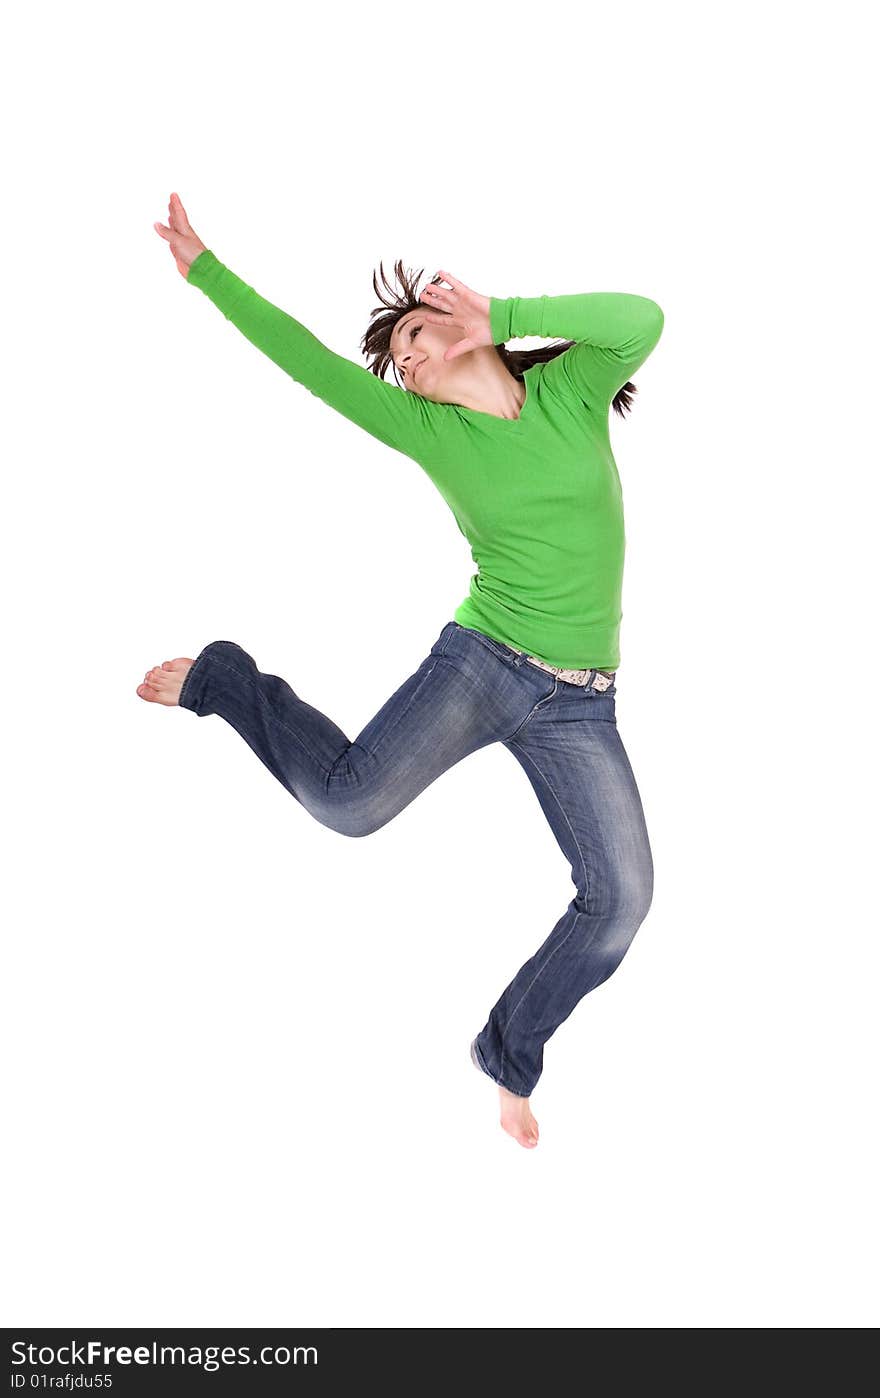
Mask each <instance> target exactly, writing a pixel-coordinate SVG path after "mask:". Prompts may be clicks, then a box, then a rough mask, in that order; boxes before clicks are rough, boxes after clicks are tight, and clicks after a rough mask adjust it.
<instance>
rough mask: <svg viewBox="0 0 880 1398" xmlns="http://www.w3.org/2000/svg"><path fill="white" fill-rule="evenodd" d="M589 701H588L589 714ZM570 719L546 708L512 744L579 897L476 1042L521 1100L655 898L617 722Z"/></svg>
mask: <svg viewBox="0 0 880 1398" xmlns="http://www.w3.org/2000/svg"><path fill="white" fill-rule="evenodd" d="M572 702H574V701H572ZM590 702H591V701H590V699H589V698H588V697H586V696H585V697H584V701H583V703H584V706H585V707H584V714H585V715H586V714H587V713H589V712H590V710H589V709H588V708H587V707H586V706H587V705H589V704H590ZM599 703H600V704H606V701H605V700H604V699H603V700H601V701H599ZM598 711H599V704H595V705H594V709H593V712H598ZM606 711H607V708H606ZM563 712H564V711H563V710H562V709H559V710H557V711H556V712H555V713H554V708H553V705H548V707H547V709H546V710H545V711H544V712H543V713H542V714H541V715H540V717H538V716H536V721H533V722H531V723H529V724H527V725H526V726H525V728H524V729H523V730H522V731H521V732H520V733H519V734H518V735H517V737H516V738H515V740H514V741H513V742H510V743H505V746H506V747H508V748H509V749H510V751H511V752H512V753H513V754H514V756H515V757H516V759H517V761H518V762H519V763H520V765H521V766H522V767H523V768H524V770H525V772H526V775H527V776H528V778H529V781H530V782H531V784H532V786H533V788H534V790H535V793H536V795H537V797H538V800H539V801H540V803H541V807H542V809H543V810H544V813H545V815H546V816H547V819H548V821H549V822H550V825H551V828H552V830H553V833H554V835H555V836H556V839H557V841H558V843H559V845H560V847H561V849H562V851H563V853H564V854H565V855H566V857H567V859H568V860H569V862H570V864H571V873H572V880H573V882H574V885H575V888H576V890H577V892H576V896H575V897H574V898H573V899H572V901H571V902H570V903H569V905H568V907H567V908H566V910H565V912H564V913H563V915H562V917H561V918H560V919H559V921H558V922H557V923H556V926H555V927H554V928H553V930H552V932H551V933H550V935H549V937H547V939H546V941H545V942H543V943H542V945H541V946H540V947H539V948H538V950H537V951H536V952H535V954H534V956H533V957H531V958H530V960H529V961H527V962H526V963H525V965H524V966H523V967H522V968H521V969H520V970H519V971H518V973H517V974H516V976H515V977H514V979H513V980H512V981H511V983H510V985H509V986H508V987H507V989H506V990H505V991H504V993H503V995H502V996H501V998H500V999H499V1001H498V1003H497V1004H496V1005H495V1007H494V1009H493V1010H492V1012H491V1014H490V1015H489V1019H488V1021H487V1023H486V1025H485V1027H484V1028H483V1029H482V1030H481V1032H480V1034H478V1036H477V1038H476V1039H475V1040H474V1044H473V1052H474V1055H475V1060H476V1061H477V1065H478V1066H479V1067H482V1069H483V1071H484V1072H486V1073H488V1075H489V1077H491V1078H493V1079H494V1081H495V1082H497V1083H498V1084H499V1085H500V1086H503V1087H506V1088H507V1090H508V1091H509V1092H514V1093H516V1094H517V1095H518V1096H522V1097H528V1096H530V1095H531V1093H532V1090H533V1089H534V1087H535V1084H536V1083H537V1081H538V1078H539V1077H540V1076H541V1072H542V1070H543V1050H544V1045H545V1043H546V1042H547V1040H548V1039H549V1038H550V1036H551V1035H552V1034H553V1033H554V1032H555V1031H556V1029H558V1027H559V1025H560V1024H562V1022H563V1021H564V1020H565V1019H567V1018H568V1016H569V1015H570V1014H571V1012H572V1010H573V1009H574V1007H575V1005H577V1004H578V1002H579V1001H580V1000H581V999H582V998H583V997H584V996H585V995H587V994H588V993H589V992H590V991H591V990H593V989H595V987H596V986H598V985H601V984H602V982H603V981H605V980H607V979H608V977H609V976H610V975H611V974H612V972H613V971H614V970H615V969H616V968H617V966H619V965H620V962H621V961H622V959H623V957H624V955H625V953H626V951H627V948H628V947H629V945H630V943H631V942H632V939H633V937H634V936H635V934H636V931H637V930H638V928H639V926H640V924H641V923H642V921H643V920H644V918H645V916H646V914H647V912H648V909H649V907H650V904H651V898H652V894H653V881H654V869H653V860H652V856H651V848H650V843H649V840H648V832H647V829H646V826H645V818H644V812H643V809H642V803H641V798H640V796H639V792H638V788H637V786H636V782H635V777H634V776H633V772H632V768H631V766H630V763H629V759H628V757H627V755H626V752H625V750H624V747H623V743H622V741H621V738H620V735H619V733H618V731H617V726H616V723H615V722H614V721H604V720H601V719H595V720H591V719H589V718H586V717H585V718H584V719H583V720H582V721H578V722H572V721H568V712H567V711H565V712H566V721H564V722H563V721H560V718H561V715H562V713H563Z"/></svg>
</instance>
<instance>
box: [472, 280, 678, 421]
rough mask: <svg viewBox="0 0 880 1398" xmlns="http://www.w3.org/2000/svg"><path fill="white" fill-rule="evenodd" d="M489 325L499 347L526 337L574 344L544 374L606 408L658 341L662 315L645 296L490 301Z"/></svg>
mask: <svg viewBox="0 0 880 1398" xmlns="http://www.w3.org/2000/svg"><path fill="white" fill-rule="evenodd" d="M489 323H490V325H491V328H492V342H493V344H496V345H499V344H504V343H505V342H506V341H507V340H513V339H519V338H521V337H522V336H525V335H537V336H543V337H544V338H547V339H556V338H557V337H558V338H559V339H562V340H574V341H575V343H574V345H572V346H571V348H570V349H568V350H566V351H565V352H564V353H563V354H561V355H559V356H558V358H557V359H555V360H552V361H551V362H550V364H549V365H548V368H547V370H546V371H545V373H546V374H547V375H548V377H549V376H552V375H554V374H555V375H558V376H564V377H565V378H566V379H567V381H568V382H569V383H570V384H571V387H572V388H573V390H574V391H575V393H577V394H578V396H579V397H580V398H581V399H583V401H584V402H585V403H588V404H590V405H592V406H604V407H605V408H607V407H608V405H609V404H610V403H611V401H612V399H613V398H614V395H615V394H616V393H617V392H618V390H619V389H621V388H622V387H623V385H624V384H625V383H626V381H627V379H629V378H631V377H632V375H633V374H634V373H635V372H636V370H637V369H638V368H639V367H640V365H642V364H644V362H645V360H646V359H647V358H648V355H649V354H650V353H651V350H652V349H653V348H654V346H655V345H656V344H657V341H658V340H659V339H660V335H661V333H662V331H663V312H662V310H661V309H660V307H659V306H658V305H657V302H656V301H651V300H649V299H648V297H647V296H631V295H629V294H628V293H626V292H621V291H588V292H583V293H582V294H580V295H573V296H508V297H506V298H501V297H491V298H490V301H489Z"/></svg>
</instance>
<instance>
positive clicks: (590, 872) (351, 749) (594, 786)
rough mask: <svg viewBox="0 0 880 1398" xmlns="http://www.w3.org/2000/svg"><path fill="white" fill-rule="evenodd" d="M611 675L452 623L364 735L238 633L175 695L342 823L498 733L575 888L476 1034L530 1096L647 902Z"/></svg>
mask: <svg viewBox="0 0 880 1398" xmlns="http://www.w3.org/2000/svg"><path fill="white" fill-rule="evenodd" d="M616 689H617V685H616V679H615V682H614V683H613V684H612V685H611V686H610V687H609V688H608V689H606V690H605V691H604V692H600V691H598V690H594V689H591V688H589V686H587V687H581V686H579V685H574V684H569V683H567V682H565V681H563V680H560V679H559V678H558V677H557V676H554V675H552V674H549V673H548V672H547V671H545V670H541V669H539V668H538V666H536V665H532V664H531V663H530V662H529V661H528V660H527V659H526V658H525V657H524V656H522V655H520V654H519V653H518V652H516V651H514V650H512V649H511V648H510V647H509V646H505V645H503V644H502V643H501V642H500V641H496V640H494V639H492V638H490V637H488V636H484V635H483V634H482V632H480V631H474V630H471V629H470V628H467V627H463V626H460V625H459V624H458V622H455V621H450V622H447V624H446V625H445V626H444V627H443V630H442V631H441V632H440V635H439V637H438V638H437V640H436V641H435V643H434V645H433V646H432V647H431V651H430V653H429V654H428V655H427V656H426V657H425V659H424V660H423V661H422V663H421V664H420V665H419V667H418V669H417V670H416V671H415V673H414V674H412V675H410V677H409V679H407V680H406V681H404V683H403V684H402V685H401V686H400V688H399V689H398V690H397V691H396V693H394V694H393V695H392V696H391V698H390V699H389V700H388V701H387V703H385V704H384V705H383V707H382V708H381V709H380V710H379V712H378V713H377V714H376V715H375V717H373V718H372V719H371V720H370V722H369V723H368V724H367V726H366V728H364V730H363V732H361V733H360V734H359V735H358V737H357V738H356V739H355V740H354V741H353V742H352V741H351V740H350V739H349V738H348V737H346V735H345V733H343V732H342V729H341V728H338V727H337V725H336V724H335V723H334V722H333V721H332V719H330V718H328V717H327V716H326V715H325V714H323V713H321V712H320V711H319V710H318V709H315V708H313V707H312V706H311V705H310V704H308V703H307V702H306V701H305V700H304V699H301V698H300V697H299V695H297V694H296V693H295V692H294V691H293V689H291V687H290V685H289V684H287V683H286V681H285V680H283V679H280V678H279V677H278V676H277V675H269V674H263V673H261V671H259V670H258V669H257V667H256V665H255V663H254V661H253V660H252V659H251V657H250V656H249V655H248V654H247V653H246V651H244V650H242V648H241V647H240V646H238V645H236V644H235V642H233V641H212V642H211V643H210V644H209V645H207V646H205V648H204V650H202V651H201V652H200V654H199V655H198V657H197V658H196V660H195V663H194V664H193V665H192V667H191V668H190V670H189V671H188V673H187V675H186V678H185V680H184V683H183V688H182V689H181V692H180V701H179V702H180V705H181V707H182V708H185V709H190V710H191V711H192V712H193V713H195V714H198V715H199V716H200V717H202V716H205V715H207V714H219V716H220V717H221V718H223V719H225V720H226V722H227V723H229V724H231V726H232V727H233V728H234V729H235V730H236V732H237V733H239V734H240V735H241V737H242V738H244V740H245V742H246V743H248V745H249V746H250V747H251V748H252V749H253V751H254V752H255V753H256V755H257V757H259V759H260V761H261V762H262V763H264V765H265V766H266V767H268V769H269V771H270V772H271V773H272V774H273V776H275V777H276V778H277V779H278V781H280V782H281V784H282V785H283V786H284V787H285V788H286V790H287V791H289V792H290V793H291V795H292V796H295V797H296V799H297V801H299V803H300V804H301V805H302V806H304V807H305V809H306V810H307V811H308V812H309V813H310V814H311V815H313V816H314V818H315V819H316V820H318V821H320V822H321V824H322V825H326V826H328V827H329V828H330V829H331V830H336V831H338V832H339V833H340V834H341V835H350V836H361V835H370V834H372V833H373V832H374V831H376V830H380V829H381V828H382V826H383V825H386V824H387V823H388V821H390V820H392V819H393V818H394V817H395V816H396V815H398V814H399V813H400V812H401V811H402V810H404V808H405V807H406V806H408V805H409V803H410V802H411V801H413V800H414V799H415V797H416V796H418V795H419V793H420V792H421V791H424V790H425V788H426V787H427V786H430V784H431V783H432V782H433V781H436V779H437V778H438V777H439V776H441V775H442V774H443V773H444V772H446V771H448V770H449V768H450V767H453V766H455V764H456V763H457V762H460V761H461V760H462V758H464V757H467V756H468V754H469V753H472V752H477V751H478V750H479V749H480V748H483V747H486V746H487V745H488V744H489V743H503V745H504V746H505V747H506V748H507V749H508V751H509V752H511V753H513V755H514V757H515V758H516V760H517V761H518V762H519V763H520V765H521V766H522V768H523V770H524V771H525V773H526V776H527V777H528V779H529V781H530V782H531V784H532V787H533V788H534V791H535V793H536V795H537V797H538V800H539V802H540V804H541V807H542V809H543V811H544V814H545V815H546V817H547V819H548V821H549V822H550V826H551V829H552V830H553V834H554V835H555V836H556V839H557V841H558V842H559V845H560V847H561V849H562V851H563V853H564V855H565V857H566V859H567V860H568V861H569V863H570V865H571V876H572V881H573V883H574V886H575V890H576V893H575V897H574V898H572V900H571V902H570V903H569V904H568V907H567V908H566V909H565V911H564V913H563V914H562V916H561V917H560V918H559V921H558V922H557V923H556V925H555V927H553V929H552V931H551V932H550V934H549V936H548V937H547V938H546V940H545V941H544V942H543V943H542V944H541V946H540V947H539V948H538V950H537V951H536V952H535V954H534V956H532V957H531V958H530V959H529V960H528V961H527V962H526V963H525V965H524V966H523V967H522V968H521V969H520V970H519V971H518V972H517V974H516V976H515V977H514V978H513V980H512V981H511V983H510V985H508V987H507V989H506V990H505V991H504V992H503V994H502V995H501V998H500V999H499V1000H498V1002H497V1004H496V1005H495V1006H494V1008H493V1009H492V1011H491V1013H490V1014H489V1018H488V1019H487V1021H486V1024H485V1025H484V1027H483V1029H482V1030H481V1031H480V1033H479V1034H478V1035H477V1036H476V1038H475V1039H474V1041H473V1044H472V1046H471V1057H472V1058H473V1060H474V1062H475V1064H476V1065H477V1067H479V1068H481V1069H482V1071H483V1072H484V1073H486V1074H487V1076H488V1077H490V1078H491V1079H492V1080H493V1081H494V1082H496V1083H498V1084H499V1085H500V1086H502V1087H505V1088H507V1090H508V1091H509V1092H513V1093H516V1094H517V1095H518V1096H520V1097H528V1096H530V1095H531V1093H532V1091H533V1090H534V1087H535V1085H536V1083H537V1081H538V1079H539V1077H540V1076H541V1073H542V1071H543V1064H544V1059H543V1054H544V1045H545V1044H546V1042H547V1040H548V1039H549V1038H550V1037H551V1035H552V1034H553V1033H554V1032H555V1031H556V1029H558V1027H559V1025H560V1024H562V1022H563V1021H564V1020H565V1019H567V1018H568V1016H569V1015H570V1014H571V1012H572V1010H573V1009H574V1007H575V1005H577V1004H578V1002H579V1001H580V1000H582V999H583V997H584V996H585V995H587V994H588V993H589V991H591V990H594V989H595V987H596V986H598V985H601V984H602V982H603V981H605V980H607V979H608V977H609V976H610V975H611V973H612V972H613V971H614V970H615V969H616V968H617V966H619V964H620V962H621V960H622V959H623V956H624V954H625V953H626V950H627V948H628V947H629V945H630V943H631V942H632V939H633V937H634V936H635V934H636V931H637V930H638V928H639V926H640V924H641V922H642V921H643V919H644V918H645V916H646V914H647V912H648V908H649V907H650V904H651V897H652V894H653V885H654V868H653V861H652V857H651V847H650V844H649V841H648V832H647V829H646V826H645V817H644V813H643V810H642V802H641V799H640V796H639V792H638V788H637V786H636V782H635V778H634V776H633V772H632V768H631V767H630V763H629V759H628V757H627V755H626V752H625V750H624V747H623V743H622V741H621V738H620V736H619V734H618V731H617V719H616V717H615V694H616ZM510 874H511V878H513V875H514V871H512V870H511V871H510Z"/></svg>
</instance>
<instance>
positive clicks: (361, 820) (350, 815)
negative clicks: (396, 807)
mask: <svg viewBox="0 0 880 1398" xmlns="http://www.w3.org/2000/svg"><path fill="white" fill-rule="evenodd" d="M314 814H316V815H317V816H318V819H319V820H320V822H321V824H322V825H326V826H327V827H328V828H329V829H330V830H335V831H336V833H337V835H346V836H347V837H348V838H349V839H352V840H362V839H363V838H364V837H365V836H366V835H375V834H376V832H377V830H381V829H382V827H383V826H384V825H387V824H388V822H389V820H390V819H391V817H392V815H393V812H392V811H389V810H388V809H387V808H385V807H382V806H378V805H376V804H375V803H368V802H358V803H352V802H351V801H350V800H349V801H348V802H346V803H345V804H341V805H338V806H334V807H331V808H329V809H327V808H324V809H322V810H321V811H320V812H317V811H316V812H314Z"/></svg>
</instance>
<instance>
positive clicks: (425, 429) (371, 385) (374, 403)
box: [187, 248, 442, 456]
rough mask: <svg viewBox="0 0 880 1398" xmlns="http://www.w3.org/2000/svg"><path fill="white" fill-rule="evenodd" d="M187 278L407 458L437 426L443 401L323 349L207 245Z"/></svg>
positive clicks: (273, 354) (276, 358)
mask: <svg viewBox="0 0 880 1398" xmlns="http://www.w3.org/2000/svg"><path fill="white" fill-rule="evenodd" d="M187 281H188V282H189V283H191V284H192V285H193V286H197V287H198V288H199V289H200V290H201V291H203V292H204V293H205V295H206V296H207V297H209V298H210V300H211V301H213V302H214V305H215V306H216V307H217V308H218V309H219V310H221V311H222V312H223V314H224V315H225V317H226V319H227V320H230V321H231V322H232V324H233V325H234V326H236V328H237V329H238V330H240V331H241V333H242V334H243V335H244V336H246V338H247V339H248V340H250V342H251V344H254V345H256V347H257V349H259V350H262V352H263V354H265V355H268V357H269V358H270V359H271V360H272V361H273V362H274V363H275V364H277V365H278V367H279V368H280V369H283V370H284V372H285V374H289V375H290V377H291V378H292V379H295V380H296V382H297V383H300V384H302V385H303V387H304V388H307V389H308V390H309V392H310V393H313V394H315V396H316V397H318V398H320V399H322V400H323V402H325V403H327V404H329V406H330V407H331V408H334V409H335V410H336V411H337V412H338V413H342V415H343V416H344V417H347V418H349V419H350V420H351V421H352V422H355V423H357V425H358V426H359V427H362V428H363V429H364V430H365V431H366V432H369V433H370V435H371V436H373V437H378V439H379V440H380V441H381V442H385V443H386V444H387V445H388V446H390V447H393V448H394V449H395V450H396V451H401V452H404V453H405V454H406V455H407V456H414V455H416V454H417V453H418V452H419V450H420V449H422V448H423V447H424V445H425V434H426V433H429V432H432V431H434V430H435V428H436V425H437V423H438V421H439V414H440V413H441V412H442V406H438V405H437V404H435V403H433V402H432V401H431V400H429V399H426V398H422V397H421V396H420V395H419V394H417V393H407V392H406V391H405V390H404V389H402V388H398V387H397V385H396V384H390V383H385V381H384V380H383V379H379V378H377V377H376V375H375V374H372V373H371V372H370V371H369V369H367V368H365V367H364V366H363V365H361V364H355V363H354V361H353V360H351V359H347V358H345V356H344V355H340V354H336V353H334V351H333V350H331V349H328V348H327V346H326V345H324V344H322V343H321V341H320V340H318V339H317V338H316V337H315V336H314V335H313V334H312V332H311V331H310V330H307V329H306V327H305V326H304V325H301V324H300V322H299V321H298V320H294V318H293V316H291V315H288V314H287V312H286V311H282V310H280V309H279V308H278V307H277V306H273V305H272V303H271V302H269V301H266V300H265V299H264V298H263V297H262V296H260V295H258V293H257V292H256V291H255V290H254V288H253V287H252V286H248V285H247V283H246V282H243V281H242V280H241V279H240V278H239V277H237V276H236V275H235V273H234V272H232V271H230V269H229V268H228V267H226V266H224V264H223V263H222V262H220V261H219V259H218V258H217V257H215V256H214V253H213V252H212V251H211V250H210V248H206V249H205V251H204V252H201V253H199V255H198V256H197V257H196V258H195V259H194V261H193V263H192V265H191V266H190V269H189V275H188V276H187Z"/></svg>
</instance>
